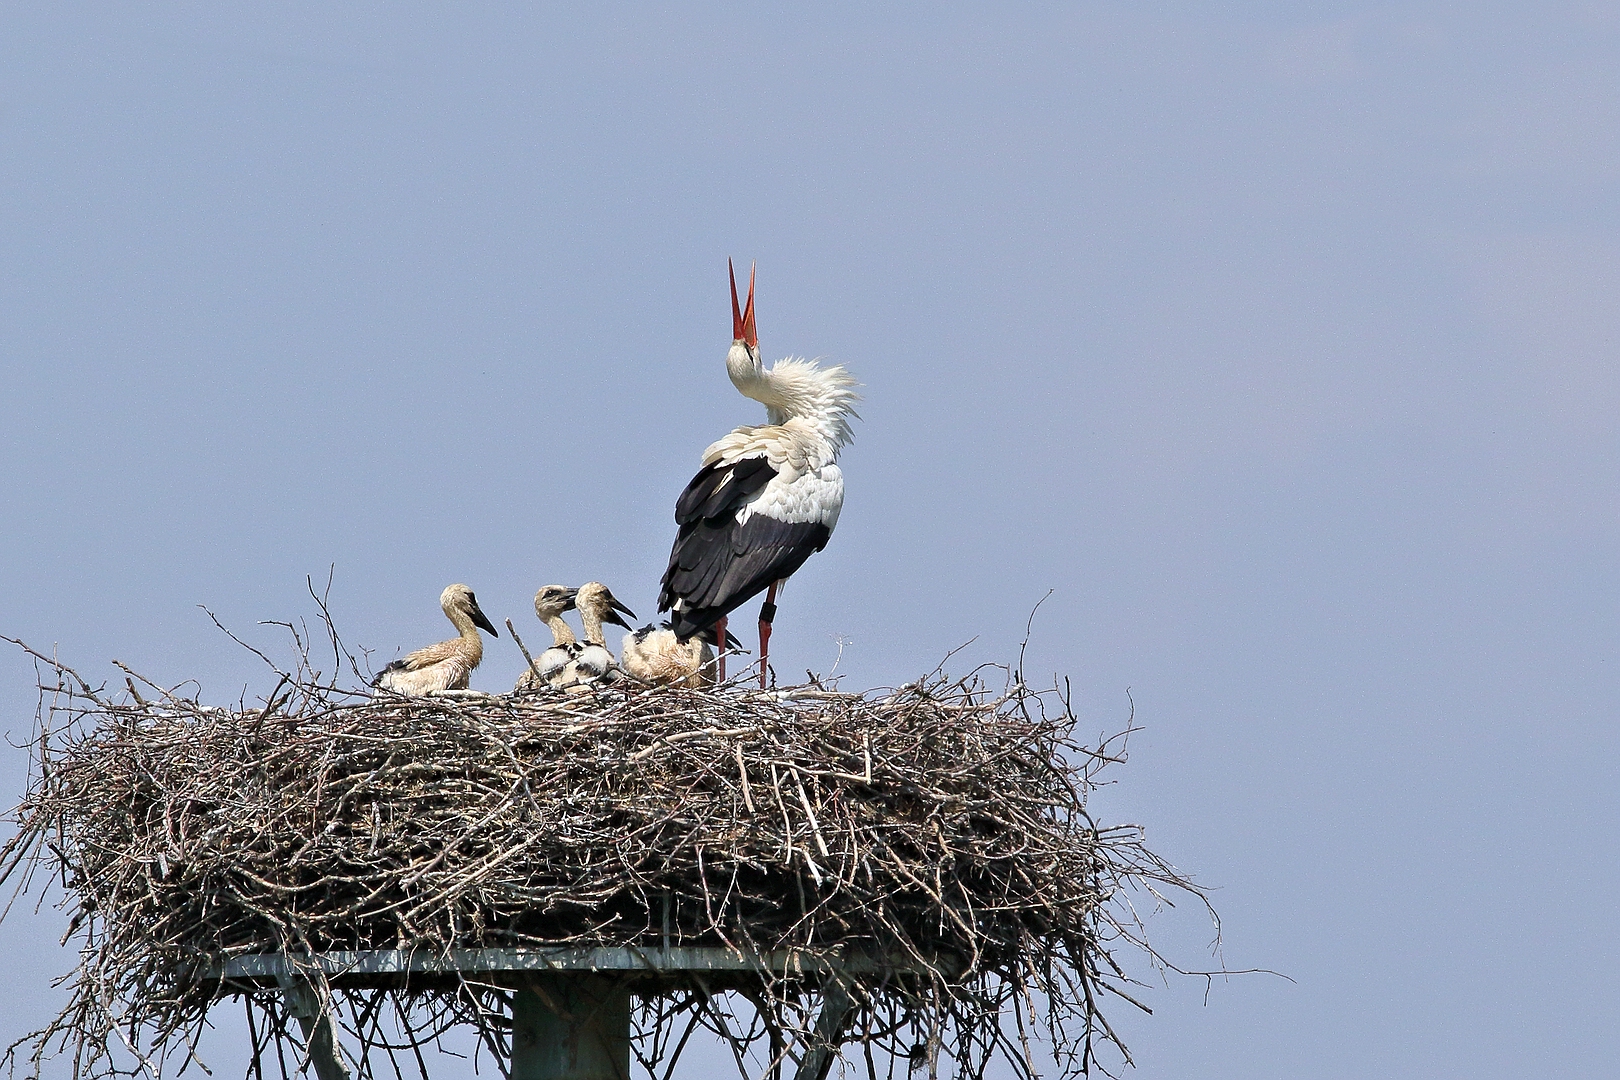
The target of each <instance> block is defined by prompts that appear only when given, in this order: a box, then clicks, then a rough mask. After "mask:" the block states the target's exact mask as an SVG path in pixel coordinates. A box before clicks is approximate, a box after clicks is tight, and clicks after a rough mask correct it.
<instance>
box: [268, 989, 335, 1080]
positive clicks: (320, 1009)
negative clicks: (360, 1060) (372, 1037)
mask: <svg viewBox="0 0 1620 1080" xmlns="http://www.w3.org/2000/svg"><path fill="white" fill-rule="evenodd" d="M276 982H277V983H278V984H279V985H280V986H281V997H282V1001H284V1002H285V1003H286V1006H287V1015H288V1016H291V1017H292V1018H293V1019H295V1020H297V1021H298V1026H299V1027H300V1028H301V1029H303V1032H304V1047H305V1053H306V1054H307V1056H308V1057H309V1062H310V1064H311V1065H313V1066H314V1067H315V1075H316V1076H317V1077H319V1080H350V1078H349V1067H348V1066H347V1065H345V1064H343V1058H342V1057H341V1056H340V1055H339V1053H338V1042H337V1028H336V1025H334V1024H333V1023H332V1015H331V1013H330V1012H329V1011H328V1009H327V1007H326V1004H325V1003H324V1002H322V1001H321V997H320V994H319V993H317V991H316V990H315V988H314V987H313V986H311V985H310V984H309V983H308V982H306V981H305V980H303V979H300V978H298V977H296V976H293V975H291V974H287V973H285V972H284V973H282V974H281V975H279V976H277V978H276Z"/></svg>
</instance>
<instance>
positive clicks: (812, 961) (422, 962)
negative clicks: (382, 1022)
mask: <svg viewBox="0 0 1620 1080" xmlns="http://www.w3.org/2000/svg"><path fill="white" fill-rule="evenodd" d="M313 970H319V971H320V972H321V973H323V974H324V975H325V976H326V977H327V979H328V980H329V981H331V982H333V983H334V984H335V985H341V983H342V982H343V981H344V980H346V979H361V978H363V979H366V980H367V981H375V979H376V978H378V977H387V976H411V975H492V974H499V973H501V972H547V971H573V972H589V971H603V972H607V971H613V972H645V973H649V974H658V973H670V974H676V973H679V972H684V971H698V972H709V971H714V972H765V971H768V972H772V973H774V974H777V975H786V976H795V975H814V974H820V973H824V972H830V971H845V972H849V973H851V974H869V973H873V972H892V973H895V974H907V973H912V974H921V973H923V972H924V971H925V970H926V969H925V968H923V967H922V966H921V965H919V964H918V963H916V961H914V960H912V959H910V958H906V957H876V956H870V955H866V954H855V955H852V956H848V957H845V958H843V959H840V960H838V961H836V962H829V961H827V960H825V959H822V958H820V957H811V956H805V955H803V954H800V953H795V952H772V953H764V954H745V953H740V952H735V951H733V950H731V949H725V948H684V947H672V948H667V949H661V948H648V949H643V948H636V947H618V948H558V949H453V950H451V951H450V952H449V953H440V952H430V951H427V950H421V951H413V950H410V949H379V950H372V951H366V952H325V953H316V954H314V955H313V956H307V957H304V956H300V957H294V958H289V957H287V956H285V955H283V954H281V953H255V954H250V955H245V956H236V957H232V958H231V959H229V960H227V961H225V962H224V963H223V964H221V965H218V966H216V967H215V968H213V970H212V971H211V972H210V977H212V978H216V979H227V980H253V981H262V980H275V979H279V978H281V977H283V976H285V975H288V974H297V973H299V972H310V971H313ZM943 970H946V971H948V970H949V965H946V966H945V967H944V968H943Z"/></svg>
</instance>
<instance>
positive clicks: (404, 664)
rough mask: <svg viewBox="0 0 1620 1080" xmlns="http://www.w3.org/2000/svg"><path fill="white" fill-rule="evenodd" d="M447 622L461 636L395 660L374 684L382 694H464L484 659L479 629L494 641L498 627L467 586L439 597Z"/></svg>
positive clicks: (450, 587) (372, 683)
mask: <svg viewBox="0 0 1620 1080" xmlns="http://www.w3.org/2000/svg"><path fill="white" fill-rule="evenodd" d="M439 606H440V607H441V608H443V609H444V616H445V618H447V619H449V620H450V622H451V624H452V625H454V626H455V628H456V629H457V630H459V631H460V632H461V635H460V636H459V637H453V638H451V639H450V640H449V641H441V642H439V643H438V644H437V645H429V646H428V647H427V648H425V649H417V650H416V651H415V652H413V653H409V654H408V655H406V656H405V657H404V658H402V659H399V660H395V661H394V662H393V663H391V664H389V665H388V666H387V667H385V668H383V669H382V670H381V671H379V672H377V677H376V678H375V679H372V680H371V685H372V686H373V687H376V688H377V689H380V690H392V691H394V692H395V693H397V694H431V693H434V692H436V691H439V690H465V689H467V680H468V678H469V677H470V676H471V675H472V672H473V668H476V667H477V666H478V665H479V663H480V662H481V661H482V660H483V659H484V639H483V638H481V637H479V636H478V631H479V628H480V627H481V628H483V629H485V630H488V631H489V632H490V633H491V634H492V635H494V636H495V637H500V635H499V634H497V633H495V627H494V626H492V625H490V621H489V619H488V618H487V617H485V615H484V613H483V612H482V611H480V610H479V608H478V598H477V597H476V596H474V595H473V591H472V590H471V589H469V588H467V586H465V585H460V584H457V585H451V586H449V587H448V588H446V589H445V590H444V592H443V593H441V594H439Z"/></svg>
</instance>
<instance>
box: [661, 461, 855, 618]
mask: <svg viewBox="0 0 1620 1080" xmlns="http://www.w3.org/2000/svg"><path fill="white" fill-rule="evenodd" d="M775 476H776V470H775V469H773V468H771V466H770V462H769V461H767V460H766V459H765V458H764V457H748V458H743V459H742V460H741V461H737V462H735V463H733V464H731V465H709V466H706V467H705V468H704V469H702V470H701V471H700V472H699V473H698V474H697V475H696V476H695V477H693V478H692V482H691V483H690V484H688V485H686V490H685V491H683V492H682V493H681V497H680V499H679V500H677V502H676V503H675V522H676V524H677V525H679V526H680V531H679V533H678V534H677V535H676V537H675V546H674V549H673V550H671V551H670V553H669V568H668V569H667V570H665V571H664V583H663V589H662V590H661V592H660V593H659V597H658V610H659V611H669V610H670V609H671V608H672V607H674V605H675V602H676V601H677V600H681V601H684V603H683V604H682V608H683V610H681V611H679V612H676V613H675V616H674V620H673V629H674V631H675V635H676V637H678V638H680V639H681V640H682V641H685V640H686V639H688V638H690V637H691V636H692V635H694V634H698V633H702V632H703V631H706V630H709V629H711V628H712V627H713V626H714V624H715V623H716V622H718V621H719V620H720V619H721V618H722V617H724V616H725V615H727V614H729V613H730V612H731V611H733V610H735V609H736V608H738V607H740V606H741V605H743V604H745V603H747V602H748V600H749V599H750V598H751V597H753V596H755V595H757V594H759V593H761V592H763V591H765V589H766V588H767V587H768V586H769V585H770V584H771V583H772V582H773V581H780V580H782V579H783V578H785V577H788V576H790V575H791V574H792V573H793V572H794V571H795V570H797V569H798V568H799V567H801V566H803V565H804V561H805V560H806V559H808V558H809V557H810V556H811V555H812V554H813V553H815V552H817V551H820V550H821V549H822V548H823V547H825V546H826V545H827V538H828V537H829V536H831V535H832V530H831V529H829V528H827V526H825V525H823V524H821V523H819V522H786V521H777V520H776V519H775V518H769V517H765V516H764V515H763V514H753V515H750V516H749V518H748V522H747V523H746V524H743V525H739V524H738V523H737V511H738V510H740V509H742V507H743V506H744V505H746V504H747V503H748V502H750V501H751V500H752V499H754V498H755V497H756V496H757V495H758V494H759V493H760V492H761V491H763V490H764V489H765V485H766V484H768V483H770V482H771V480H772V479H773V478H775Z"/></svg>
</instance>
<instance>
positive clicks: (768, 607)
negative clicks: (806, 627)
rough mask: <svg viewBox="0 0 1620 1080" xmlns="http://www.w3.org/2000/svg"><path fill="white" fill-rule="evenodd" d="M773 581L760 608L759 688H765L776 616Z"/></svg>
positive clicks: (774, 583)
mask: <svg viewBox="0 0 1620 1080" xmlns="http://www.w3.org/2000/svg"><path fill="white" fill-rule="evenodd" d="M779 584H781V583H780V582H775V581H773V582H771V587H770V588H769V589H767V590H766V592H765V605H764V606H763V607H761V608H760V609H759V688H760V689H761V690H763V689H765V662H766V660H767V659H768V658H769V657H770V649H771V622H772V621H773V620H774V619H775V618H776V586H777V585H779Z"/></svg>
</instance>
